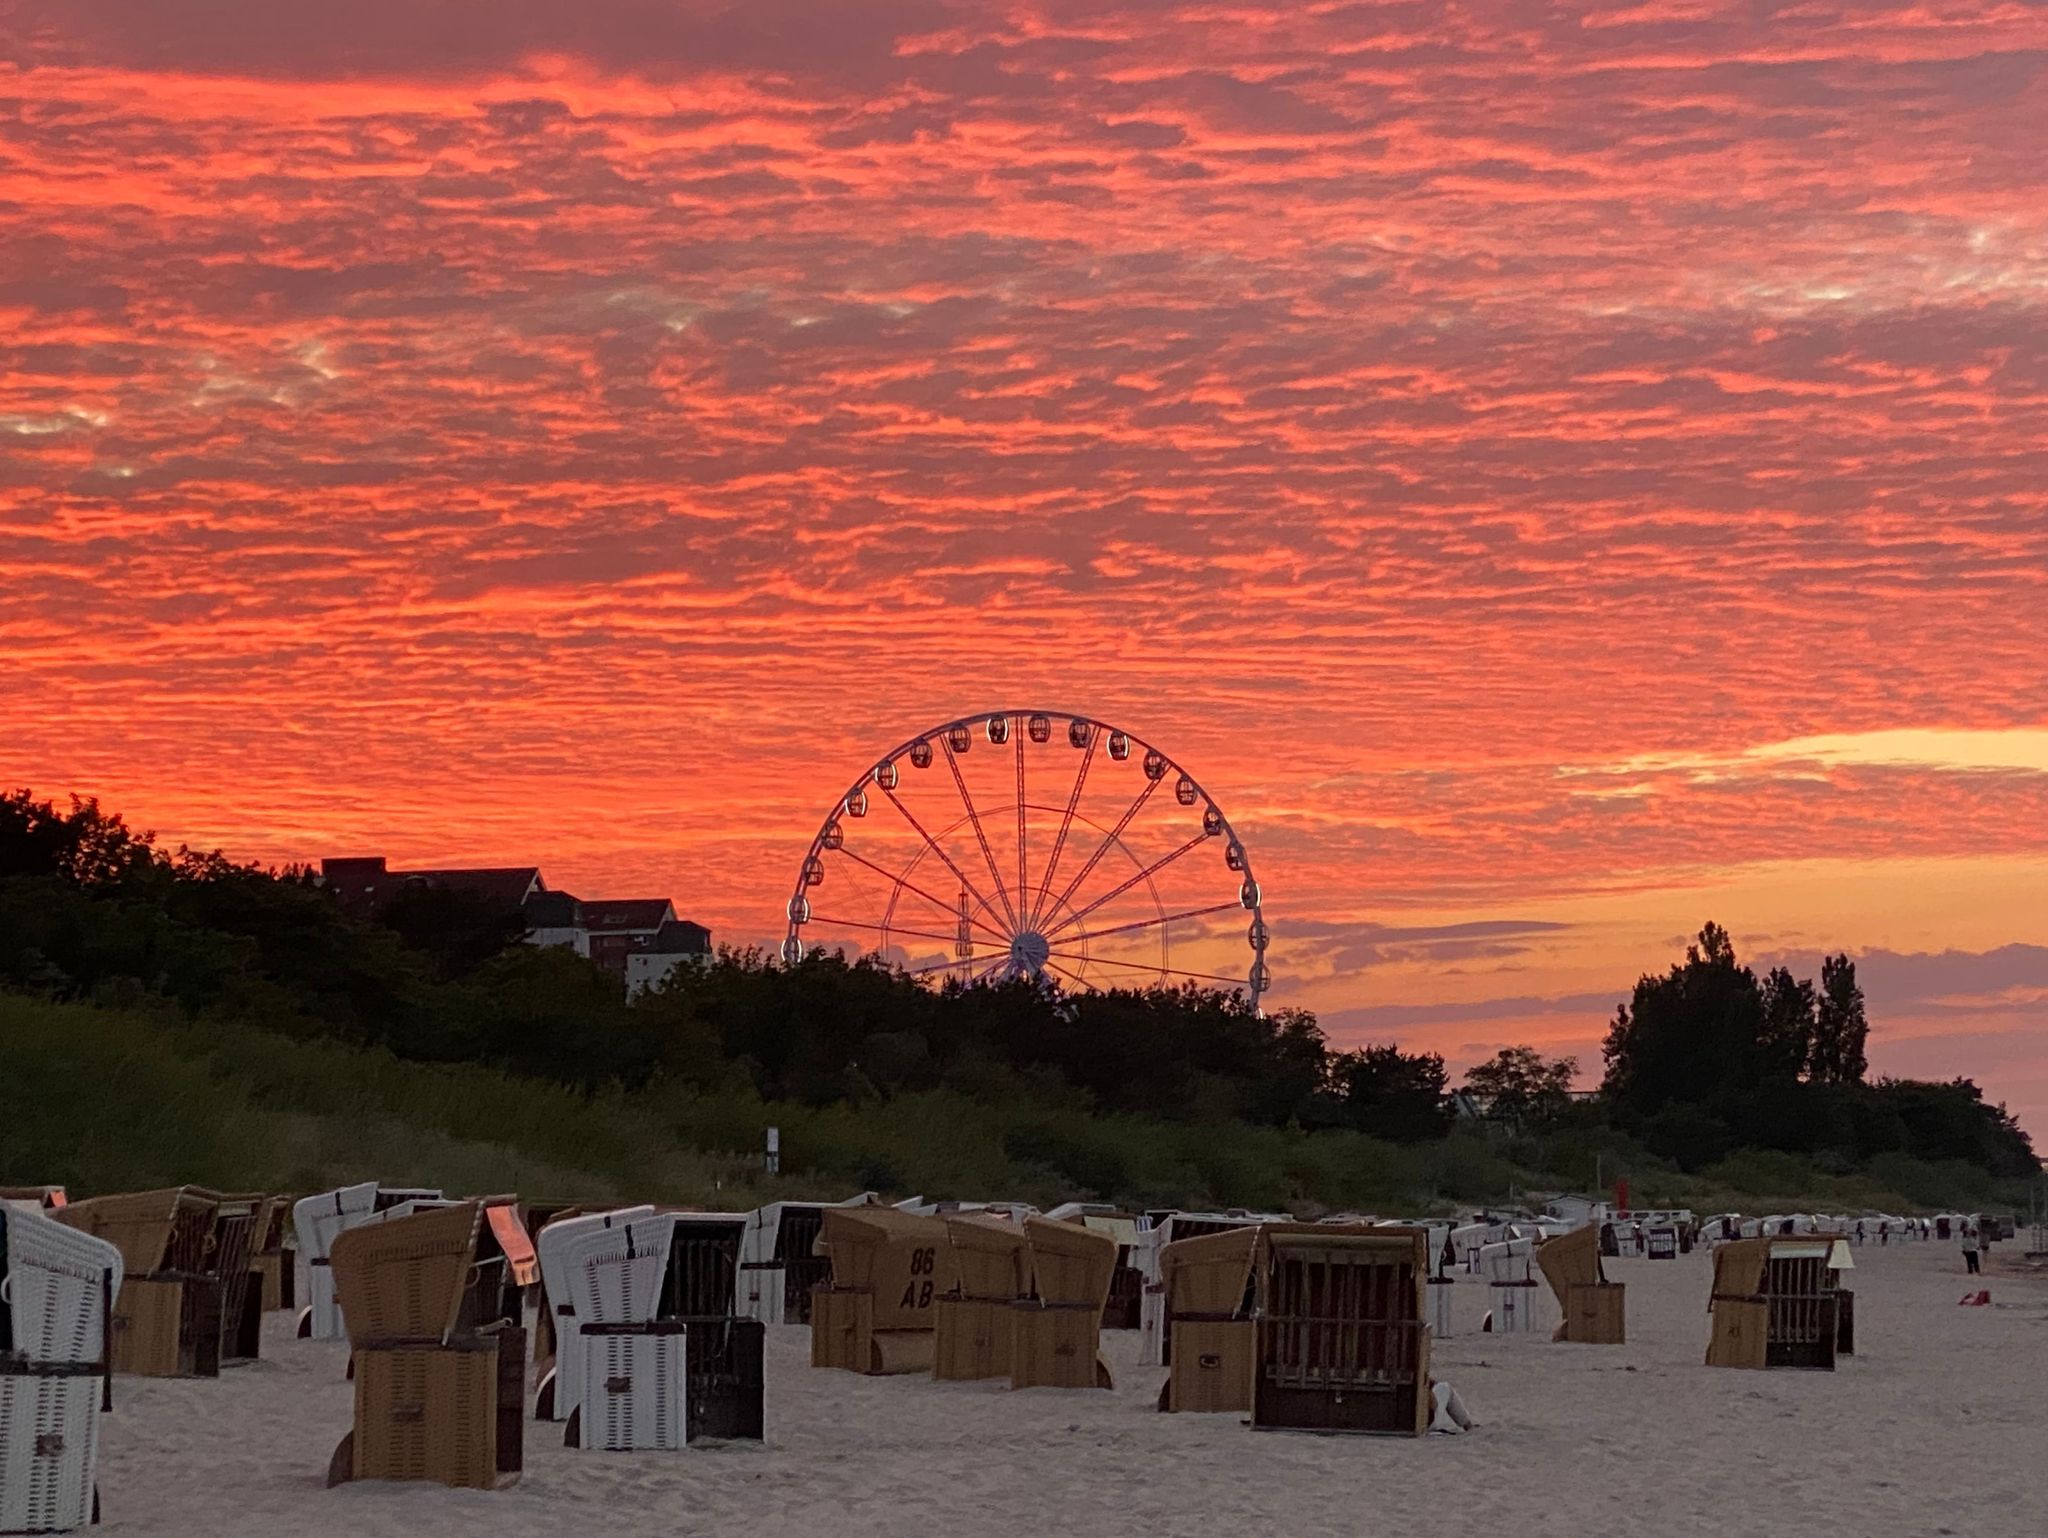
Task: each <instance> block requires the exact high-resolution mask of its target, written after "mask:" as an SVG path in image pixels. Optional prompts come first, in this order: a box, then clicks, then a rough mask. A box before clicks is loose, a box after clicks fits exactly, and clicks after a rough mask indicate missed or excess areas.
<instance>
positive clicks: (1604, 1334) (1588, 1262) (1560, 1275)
mask: <svg viewBox="0 0 2048 1538" xmlns="http://www.w3.org/2000/svg"><path fill="white" fill-rule="evenodd" d="M1536 1269H1537V1270H1539V1271H1541V1272H1542V1273H1543V1279H1544V1280H1545V1281H1546V1282H1548V1283H1549V1284H1550V1290H1551V1293H1552V1294H1553V1295H1554V1296H1555V1297H1556V1299H1557V1306H1558V1307H1559V1308H1560V1309H1561V1310H1562V1311H1563V1313H1564V1320H1563V1322H1562V1323H1560V1324H1559V1325H1558V1327H1557V1328H1556V1330H1555V1331H1553V1332H1552V1334H1551V1337H1550V1338H1551V1339H1552V1340H1565V1341H1575V1342H1578V1343H1579V1344H1582V1345H1589V1346H1619V1345H1624V1344H1626V1343H1627V1340H1628V1322H1627V1320H1628V1314H1627V1289H1626V1288H1625V1287H1624V1286H1623V1285H1622V1284H1621V1283H1620V1282H1610V1281H1608V1280H1607V1273H1606V1269H1605V1267H1604V1266H1603V1265H1602V1263H1601V1258H1600V1231H1599V1229H1597V1228H1595V1227H1594V1226H1592V1225H1591V1224H1588V1225H1587V1226H1586V1227H1584V1228H1575V1229H1573V1230H1572V1231H1571V1232H1570V1233H1567V1234H1559V1235H1557V1236H1556V1237H1555V1238H1550V1239H1545V1240H1544V1241H1543V1242H1542V1243H1541V1244H1539V1245H1537V1246H1536Z"/></svg>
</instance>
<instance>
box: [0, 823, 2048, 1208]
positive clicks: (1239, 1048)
mask: <svg viewBox="0 0 2048 1538" xmlns="http://www.w3.org/2000/svg"><path fill="white" fill-rule="evenodd" d="M524 938H525V926H524V922H523V919H522V918H521V916H520V914H519V913H518V911H517V910H516V909H507V908H505V907H503V906H499V905H493V904H492V903H490V902H487V901H485V900H484V899H482V898H480V897H478V896H476V895H475V894H472V893H468V892H463V891H459V890H452V889H446V888H431V887H429V888H409V889H406V890H405V891H402V892H401V893H400V894H398V895H397V896H396V897H394V898H393V899H392V901H391V902H390V903H389V904H388V905H387V906H386V907H385V908H384V909H383V910H382V911H381V912H379V913H378V914H376V915H374V916H372V917H368V918H357V917H354V916H351V915H350V914H348V913H347V912H345V911H344V910H343V908H342V907H341V905H340V904H339V903H337V902H336V901H335V900H334V898H333V896H332V895H331V894H330V893H328V892H326V891H325V890H323V889H322V888H321V887H320V886H319V885H318V884H317V883H316V882H314V881H313V880H312V878H311V876H310V874H309V873H308V872H306V871H304V870H299V869H291V868H288V869H285V870H281V871H271V870H264V869H259V868H257V867H254V866H249V865H241V864H236V863H234V862H232V861H229V860H226V859H224V858H223V857H221V856H220V855H218V854H214V853H197V852H194V851H191V850H187V849H178V850H175V851H169V850H165V849H162V848H160V847H159V846H158V845H157V843H156V842H155V840H154V839H153V838H151V837H150V836H149V835H147V834H145V833H140V832H137V831H135V830H133V829H131V828H130V827H129V826H128V825H127V824H126V822H125V821H124V820H123V819H122V818H121V817H120V816H118V815H116V814H113V813H109V812H107V811H105V810H103V809H102V808H101V807H100V806H99V805H98V804H97V803H96V802H94V801H91V800H79V799H75V798H74V799H73V800H72V801H71V803H70V805H69V806H68V807H60V806H58V805H56V804H54V803H52V802H50V801H46V800H37V799H36V798H35V797H34V796H33V795H32V794H31V793H29V792H27V791H18V792H15V793H13V794H11V795H7V796H5V797H0V987H4V988H7V989H11V990H15V991H23V992H31V993H38V994H43V995H46V996H49V997H54V998H60V999H82V1000H87V1001H100V1002H109V1003H121V1004H131V1005H132V1004H147V1003H153V1004H155V1005H157V1006H159V1007H163V1008H169V1009H176V1010H179V1011H182V1012H184V1013H185V1014H187V1015H191V1016H197V1017H206V1016H210V1015H211V1016H220V1017H230V1018H235V1019H241V1020H248V1021H253V1022H255V1023H258V1024H261V1025H264V1026H266V1027H267V1028H270V1029H275V1030H279V1031H283V1032H287V1033H291V1034H296V1035H302V1036H322V1037H330V1038H335V1039H339V1040H342V1041H346V1042H350V1043H353V1044H357V1045H361V1046H376V1047H382V1048H385V1049H387V1050H389V1051H391V1052H392V1053H394V1054H395V1055H398V1056H400V1057H405V1058H410V1059H415V1060H423V1061H430V1062H434V1061H438V1062H472V1063H482V1064H486V1065H490V1066H494V1067H498V1068H503V1069H505V1070H508V1071H510V1072H514V1073H518V1074H522V1075H528V1076H533V1077H537V1078H542V1079H547V1080H550V1081H553V1082H556V1083H560V1084H565V1085H569V1086H572V1087H575V1088H578V1089H582V1090H595V1089H598V1088H601V1087H604V1086H609V1085H620V1086H624V1087H626V1088H634V1087H639V1086H644V1085H646V1084H649V1083H652V1082H656V1081H663V1080H666V1081H679V1082H682V1083H686V1084H693V1085H700V1086H704V1087H714V1086H715V1087H721V1088H731V1087H734V1086H742V1085H743V1086H747V1087H750V1088H751V1089H752V1090H753V1091H754V1092H755V1093H757V1094H758V1095H759V1096H760V1097H761V1098H762V1099H764V1100H770V1101H797V1102H801V1103H804V1104H809V1105H814V1106H825V1105H832V1104H837V1103H858V1102H861V1101H863V1100H868V1099H873V1098H886V1097H889V1096H893V1095H898V1094H904V1093H912V1092H916V1091H920V1090H927V1089H935V1088H949V1089H954V1090H957V1091H960V1092H963V1093H966V1094H969V1095H972V1096H975V1097H977V1098H980V1099H983V1100H986V1101H995V1102H1014V1101H1016V1100H1018V1099H1020V1098H1024V1099H1037V1100H1043V1101H1047V1102H1057V1103H1061V1104H1081V1105H1085V1106H1087V1107H1090V1108H1093V1109H1097V1110H1100V1111H1105V1112H1132V1113H1139V1114H1144V1115H1149V1116H1155V1117H1161V1118H1165V1119H1169V1120H1178V1121H1190V1122H1222V1121H1233V1120H1235V1121H1245V1122H1251V1123H1255V1124H1262V1125H1270V1126H1282V1127H1286V1126H1298V1127H1301V1128H1304V1129H1307V1130H1311V1131H1312V1130H1316V1129H1323V1128H1339V1127H1342V1128H1352V1129H1356V1130H1358V1131H1362V1132H1365V1133H1368V1134H1371V1135H1373V1136H1375V1137H1380V1138H1384V1139H1388V1140H1391V1141H1396V1142H1421V1141H1427V1140H1430V1139H1434V1138H1440V1137H1442V1136H1444V1135H1445V1134H1446V1133H1447V1131H1448V1130H1449V1129H1450V1127H1451V1126H1452V1125H1453V1123H1454V1121H1455V1120H1456V1119H1457V1118H1458V1117H1460V1116H1461V1115H1463V1116H1476V1117H1478V1118H1480V1119H1481V1120H1483V1121H1484V1122H1485V1123H1486V1124H1487V1125H1490V1126H1495V1127H1499V1128H1501V1129H1502V1130H1503V1132H1504V1133H1505V1134H1507V1135H1513V1134H1516V1133H1520V1132H1524V1131H1527V1130H1529V1129H1532V1128H1544V1127H1555V1126H1558V1125H1562V1124H1572V1123H1581V1124H1596V1125H1608V1126H1613V1127H1615V1128H1619V1129H1621V1130H1624V1131H1626V1132H1628V1133H1629V1134H1630V1135H1631V1136H1634V1137H1637V1138H1639V1139H1640V1140H1641V1141H1642V1142H1643V1143H1644V1144H1646V1145H1647V1146H1648V1147H1649V1148H1650V1149H1651V1150H1652V1151H1654V1152H1656V1153H1658V1154H1659V1155H1661V1156H1663V1157H1667V1158H1670V1159H1673V1160H1674V1161H1676V1162H1677V1163H1679V1164H1680V1165H1681V1166H1682V1167H1685V1168H1687V1169H1695V1168H1699V1167H1701V1166H1703V1165H1705V1164H1708V1163H1712V1162H1714V1161H1715V1160H1717V1159H1719V1158H1721V1157H1723V1156H1725V1155H1726V1154H1727V1153H1728V1152H1730V1151H1732V1150H1734V1149H1736V1148H1740V1147H1760V1148H1776V1149H1784V1150H1787V1151H1793V1152H1798V1153H1802V1154H1807V1155H1814V1156H1820V1157H1822V1158H1823V1159H1835V1160H1839V1161H1841V1162H1842V1163H1843V1164H1844V1167H1845V1168H1846V1167H1848V1166H1851V1165H1854V1164H1856V1163H1858V1162H1861V1161H1863V1160H1866V1159H1868V1158H1870V1157H1872V1156H1874V1155H1876V1154H1880V1153H1886V1152H1894V1151H1896V1152H1902V1153H1906V1154H1909V1155H1911V1156H1912V1157H1915V1158H1923V1159H1929V1160H1939V1159H1962V1160H1966V1161H1968V1162H1969V1163H1971V1164H1972V1165H1974V1166H1976V1167H1978V1168H1981V1169H1985V1170H1988V1171H1990V1172H1992V1173H1995V1174H2001V1175H2004V1174H2025V1173H2030V1172H2031V1171H2033V1170H2034V1169H2035V1168H2037V1167H2038V1166H2037V1164H2036V1161H2035V1160H2034V1157H2033V1153H2032V1150H2031V1146H2030V1145H2029V1143H2028V1141H2027V1138H2026V1134H2025V1133H2024V1132H2023V1131H2022V1130H2021V1129H2020V1128H2019V1127H2018V1126H2017V1124H2016V1123H2014V1122H2013V1120H2012V1119H2011V1118H2010V1117H2009V1116H2007V1115H2006V1114H2005V1113H2004V1111H2003V1109H2002V1108H2001V1107H1995V1106H1991V1105H1988V1104H1986V1103H1985V1102H1984V1100H1983V1098H1982V1095H1981V1093H1980V1092H1979V1090H1978V1089H1977V1086H1975V1085H1974V1084H1972V1083H1970V1082H1969V1081H1967V1080H1960V1079H1959V1080H1956V1081H1954V1082H1952V1083H1949V1084H1928V1083H1920V1082H1903V1081H1895V1080H1883V1079H1881V1080H1878V1081H1876V1082H1875V1083H1872V1082H1869V1081H1868V1069H1867V1063H1866V1061H1865V1046H1866V1042H1867V1037H1868V1030H1869V1026H1868V1021H1867V1019H1866V1017H1865V1010H1864V1003H1863V998H1862V994H1861V992H1860V990H1859V988H1858V986H1857V983H1856V977H1855V967H1854V963H1853V962H1851V961H1850V960H1849V959H1848V958H1847V957H1839V956H1838V957H1831V958H1828V959H1827V960H1826V961H1825V962H1824V963H1823V966H1822V970H1821V977H1820V980H1819V982H1818V984H1817V985H1816V984H1815V983H1814V982H1812V981H1801V980H1799V979H1796V978H1794V977H1792V976H1791V974H1790V973H1789V972H1787V971H1785V970H1784V969H1782V968H1779V969H1775V970H1773V971H1771V972H1768V973H1766V974H1765V975H1764V976H1763V977H1762V978H1759V977H1757V976H1756V975H1755V973H1754V972H1753V971H1752V970H1751V969H1750V968H1747V967H1744V966H1742V965H1741V964H1740V962H1739V961H1738V960H1737V958H1736V956H1735V953H1734V948H1733V946H1732V944H1731V943H1730V942H1729V940H1728V937H1727V934H1726V932H1725V931H1723V930H1721V929H1720V928H1719V927H1718V926H1715V925H1711V924H1710V925H1708V926H1707V927H1706V929H1705V930H1703V931H1702V933H1701V935H1700V937H1699V940H1698V942H1697V943H1696V944H1694V945H1693V946H1692V947H1690V948H1689V949H1688V951H1687V953H1686V956H1685V958H1684V959H1683V960H1682V961H1680V962H1679V963H1677V964H1676V965H1674V966H1673V967H1672V968H1671V969H1670V971H1669V972H1668V973H1667V974H1665V975H1663V976H1658V977H1644V978H1643V979H1641V980H1640V981H1639V982H1638V983H1637V984H1636V986H1635V989H1634V991H1633V993H1632V994H1631V996H1630V998H1629V999H1628V1000H1627V1001H1626V1002H1625V1003H1623V1004H1622V1005H1621V1006H1620V1009H1619V1011H1618V1013H1617V1016H1616V1019H1615V1021H1614V1023H1613V1026H1612V1028H1611V1029H1610V1030H1609V1032H1608V1036H1607V1041H1606V1045H1605V1048H1604V1053H1603V1056H1604V1060H1605V1075H1604V1078H1603V1080H1602V1082H1601V1086H1600V1091H1599V1093H1598V1095H1597V1096H1594V1097H1591V1098H1590V1099H1587V1098H1578V1097H1575V1096H1574V1094H1573V1091H1572V1084H1573V1081H1574V1078H1575V1075H1576V1072H1577V1065H1576V1063H1574V1062H1573V1061H1572V1060H1571V1059H1569V1058H1546V1057H1544V1056H1543V1055H1542V1054H1541V1053H1539V1052H1537V1051H1536V1050H1534V1049H1533V1048H1530V1047H1526V1046H1518V1047H1510V1048H1505V1049H1503V1050H1501V1051H1500V1052H1499V1053H1497V1054H1496V1056H1495V1057H1494V1058H1492V1059H1491V1060H1489V1061H1488V1062H1485V1063H1482V1064H1480V1065H1478V1066H1476V1067H1474V1068H1473V1069H1471V1070H1470V1071H1469V1072H1467V1073H1466V1074H1465V1075H1464V1078H1463V1082H1462V1084H1461V1085H1458V1086H1453V1085H1452V1083H1451V1082H1450V1074H1449V1071H1448V1069H1447V1067H1446V1064H1445V1062H1444V1059H1443V1058H1442V1057H1441V1056H1440V1055H1438V1054H1435V1053H1429V1052H1405V1051H1403V1050H1402V1049H1401V1048H1400V1047H1399V1045H1398V1044H1396V1043H1392V1042H1389V1043H1382V1044H1375V1045H1368V1046H1362V1047H1357V1048H1351V1049H1341V1048H1338V1047H1336V1046H1334V1045H1333V1044H1332V1043H1331V1042H1330V1041H1329V1040H1328V1039H1327V1037H1326V1036H1325V1034H1324V1032H1323V1030H1322V1028H1321V1026H1320V1024H1319V1023H1318V1021H1317V1019H1316V1017H1315V1015H1314V1014H1313V1013H1312V1012H1310V1011H1307V1010H1299V1009H1280V1010H1275V1011H1273V1012H1271V1013H1269V1014H1262V1013H1260V1012H1259V1011H1258V1010H1256V1009H1255V1008H1253V1007H1252V1006H1251V1004H1250V1003H1249V1002H1248V1000H1247V999H1246V998H1245V996H1244V995H1243V994H1242V993H1239V992H1219V991H1217V990H1214V989H1202V988H1198V987H1195V986H1192V985H1189V986H1184V987H1180V988H1152V989H1131V988H1118V989H1111V990H1106V991H1102V992H1083V993H1072V994H1068V993H1062V992H1060V991H1058V990H1057V989H1053V988H1050V987H1043V986H1039V985H1035V984H1032V983H1029V982H1023V981H1013V982H1008V983H1003V984H998V985H984V986H977V987H972V988H968V987H962V986H959V985H958V984H947V985H943V986H941V987H938V988H932V987H929V986H926V985H925V984H924V983H922V982H919V981H917V980H914V979H912V978H909V977H906V976H905V975H903V974H902V973H901V972H899V971H896V970H893V969H891V968H889V967H887V966H885V965H882V964H880V963H879V962H877V961H875V960H873V959H872V958H863V959H859V960H848V959H846V958H844V957H842V956H840V955H838V954H834V953H824V952H817V953H813V954H811V955H808V956H806V957H805V958H803V959H802V960H801V961H800V962H798V963H796V964H794V965H787V966H785V965H782V964H780V963H779V962H777V961H774V960H772V959H770V958H769V957H768V956H766V955H765V954H763V953H762V952H759V951H756V950H730V949H728V950H722V951H720V952H719V953H718V954H717V955H716V956H714V957H713V958H711V959H710V961H709V962H708V963H707V964H705V965H703V966H701V967H684V968H680V969H678V971H677V972H676V973H674V974H672V975H671V977H670V978H669V979H668V980H667V981H666V982H665V983H664V984H663V985H662V986H660V987H658V988H655V989H653V990H649V991H647V992H643V993H641V994H639V995H638V996H636V997H633V998H630V999H629V998H628V997H627V996H626V992H625V989H624V986H623V984H622V982H621V981H620V980H619V979H618V978H617V977H615V976H614V975H613V974H610V973H608V972H606V971H604V970H602V969H601V968H599V967H597V966H596V965H594V964H593V963H591V962H590V961H588V960H587V959H586V958H583V957H580V956H577V955H576V954H574V953H573V952H572V951H569V950H567V949H566V948H538V947H534V946H531V945H527V944H524V943H523V941H524Z"/></svg>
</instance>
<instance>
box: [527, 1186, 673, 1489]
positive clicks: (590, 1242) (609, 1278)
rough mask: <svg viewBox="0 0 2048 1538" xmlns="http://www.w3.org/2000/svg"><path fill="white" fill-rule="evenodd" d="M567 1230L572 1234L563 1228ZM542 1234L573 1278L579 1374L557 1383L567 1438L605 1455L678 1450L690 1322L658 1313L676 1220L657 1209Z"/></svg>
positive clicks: (569, 1284)
mask: <svg viewBox="0 0 2048 1538" xmlns="http://www.w3.org/2000/svg"><path fill="white" fill-rule="evenodd" d="M563 1228H567V1229H568V1230H569V1232H567V1233H561V1232H560V1230H561V1229H563ZM541 1239H542V1241H543V1242H544V1243H545V1242H547V1241H550V1240H552V1241H553V1244H552V1245H551V1246H550V1247H551V1248H552V1249H554V1250H555V1251H556V1252H557V1255H558V1257H559V1258H558V1260H557V1266H558V1268H559V1270H560V1273H561V1274H562V1275H563V1276H564V1277H565V1278H566V1288H567V1290H566V1298H567V1301H568V1303H569V1306H570V1314H569V1315H568V1319H569V1321H570V1323H571V1325H572V1327H573V1328H574V1330H575V1332H576V1335H577V1337H578V1340H579V1343H580V1347H581V1349H580V1350H579V1351H578V1352H577V1356H578V1359H579V1364H578V1365H579V1369H580V1370H579V1374H578V1378H577V1381H576V1382H574V1383H566V1382H564V1381H563V1379H562V1377H561V1376H560V1374H559V1372H558V1374H557V1376H556V1380H555V1408H556V1410H557V1412H558V1413H561V1414H562V1415H563V1417H564V1419H565V1420H566V1421H567V1422H568V1427H567V1430H566V1432H565V1434H564V1437H563V1441H564V1443H565V1444H566V1445H567V1446H570V1447H585V1448H589V1449H592V1450H594V1451H602V1452H634V1451H645V1450H661V1449H666V1450H671V1451H673V1450H676V1449H680V1448H681V1447H682V1446H683V1444H684V1442H685V1441H686V1440H687V1429H686V1425H685V1419H684V1417H685V1406H684V1397H685V1393H686V1388H687V1380H686V1376H685V1366H686V1362H685V1356H686V1351H687V1341H686V1339H685V1330H686V1326H684V1325H683V1323H682V1322H681V1321H680V1320H674V1319H671V1320H660V1319H658V1318H657V1314H658V1313H659V1310H660V1305H661V1301H662V1291H663V1287H664V1285H665V1283H666V1281H667V1278H668V1270H669V1260H670V1251H671V1247H672V1245H673V1243H674V1239H675V1220H674V1219H673V1218H671V1217H668V1216H666V1215H664V1214H660V1213H653V1214H647V1215H644V1216H640V1217H637V1218H632V1219H628V1220H626V1221H624V1222H621V1223H618V1224H616V1225H598V1226H594V1227H582V1226H580V1225H577V1224H574V1223H571V1224H566V1225H565V1224H557V1225H555V1226H554V1227H551V1228H548V1229H544V1230H542V1232H541Z"/></svg>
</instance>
